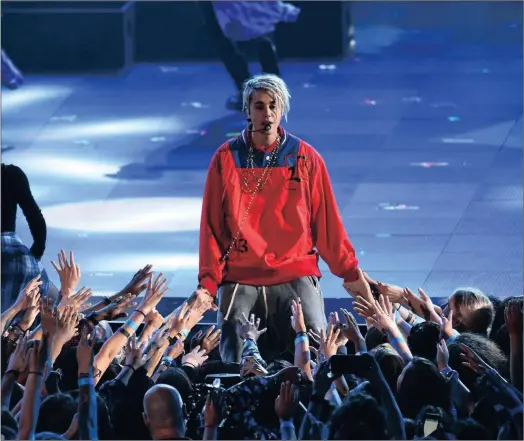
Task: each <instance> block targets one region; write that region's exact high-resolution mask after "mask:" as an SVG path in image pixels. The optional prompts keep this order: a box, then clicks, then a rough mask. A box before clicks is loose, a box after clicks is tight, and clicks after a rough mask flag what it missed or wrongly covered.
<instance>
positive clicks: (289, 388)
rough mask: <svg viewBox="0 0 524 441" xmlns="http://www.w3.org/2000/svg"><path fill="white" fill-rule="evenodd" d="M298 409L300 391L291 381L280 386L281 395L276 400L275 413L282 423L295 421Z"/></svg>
mask: <svg viewBox="0 0 524 441" xmlns="http://www.w3.org/2000/svg"><path fill="white" fill-rule="evenodd" d="M297 409H298V390H297V389H295V386H294V385H293V383H291V382H289V381H285V382H282V383H281V384H280V395H279V396H278V397H277V399H276V400H275V413H276V415H277V417H278V419H279V420H281V421H291V420H293V418H294V416H295V414H296V412H297Z"/></svg>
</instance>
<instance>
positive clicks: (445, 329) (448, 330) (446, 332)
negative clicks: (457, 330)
mask: <svg viewBox="0 0 524 441" xmlns="http://www.w3.org/2000/svg"><path fill="white" fill-rule="evenodd" d="M440 319H441V320H442V328H441V329H440V338H443V339H445V340H447V339H448V338H449V337H451V336H452V335H453V311H452V310H451V309H450V310H449V314H448V316H447V317H446V316H445V315H444V313H442V314H441V315H440Z"/></svg>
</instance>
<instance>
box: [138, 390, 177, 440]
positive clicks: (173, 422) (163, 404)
mask: <svg viewBox="0 0 524 441" xmlns="http://www.w3.org/2000/svg"><path fill="white" fill-rule="evenodd" d="M182 406H183V402H182V398H181V397H180V394H179V393H178V391H177V390H176V389H175V388H174V387H173V386H169V385H167V384H157V385H155V386H153V387H152V388H151V389H149V390H148V391H147V392H146V394H145V395H144V414H143V417H144V423H145V425H146V426H147V427H148V429H149V432H150V434H151V436H152V437H153V438H157V439H158V438H159V437H160V438H164V439H167V438H182V437H184V436H185V432H186V423H185V421H184V412H183V409H182Z"/></svg>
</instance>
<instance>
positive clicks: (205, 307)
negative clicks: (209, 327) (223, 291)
mask: <svg viewBox="0 0 524 441" xmlns="http://www.w3.org/2000/svg"><path fill="white" fill-rule="evenodd" d="M188 303H189V304H190V305H191V309H198V310H199V312H200V313H201V314H203V313H204V312H206V311H209V310H211V311H217V310H218V306H217V305H215V298H214V297H213V296H212V295H211V294H209V291H208V290H207V289H205V288H199V289H197V290H196V291H195V292H194V293H193V294H191V296H190V297H189V300H188Z"/></svg>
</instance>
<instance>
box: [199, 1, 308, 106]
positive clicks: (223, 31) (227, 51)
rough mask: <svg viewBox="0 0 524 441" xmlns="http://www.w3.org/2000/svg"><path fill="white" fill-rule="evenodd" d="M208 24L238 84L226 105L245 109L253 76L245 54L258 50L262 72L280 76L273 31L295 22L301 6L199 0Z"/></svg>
mask: <svg viewBox="0 0 524 441" xmlns="http://www.w3.org/2000/svg"><path fill="white" fill-rule="evenodd" d="M197 4H198V6H199V8H200V10H201V11H202V14H203V17H204V21H205V25H206V27H207V29H208V31H209V33H210V36H211V38H212V40H213V41H214V43H215V44H216V47H217V51H218V55H219V57H220V59H221V60H222V62H223V63H224V66H225V67H226V69H227V71H228V73H229V75H230V76H231V78H232V79H233V82H234V83H235V86H236V89H237V93H236V94H234V95H232V96H230V97H229V98H228V100H227V104H226V106H227V108H228V109H231V110H238V111H241V110H242V87H243V85H244V82H245V81H247V80H248V79H249V78H251V76H252V75H251V72H250V70H249V64H248V61H247V59H246V53H249V52H250V51H251V50H255V51H256V53H257V55H258V59H259V61H260V64H261V67H262V72H263V73H268V74H274V75H277V76H280V69H279V67H278V57H277V50H276V47H275V42H274V32H275V28H276V25H277V24H278V23H290V22H295V21H296V20H297V19H298V16H299V14H300V9H299V8H297V7H296V6H293V5H292V4H290V3H285V2H280V1H273V2H257V1H247V2H227V1H224V2H222V1H219V2H198V3H197Z"/></svg>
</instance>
